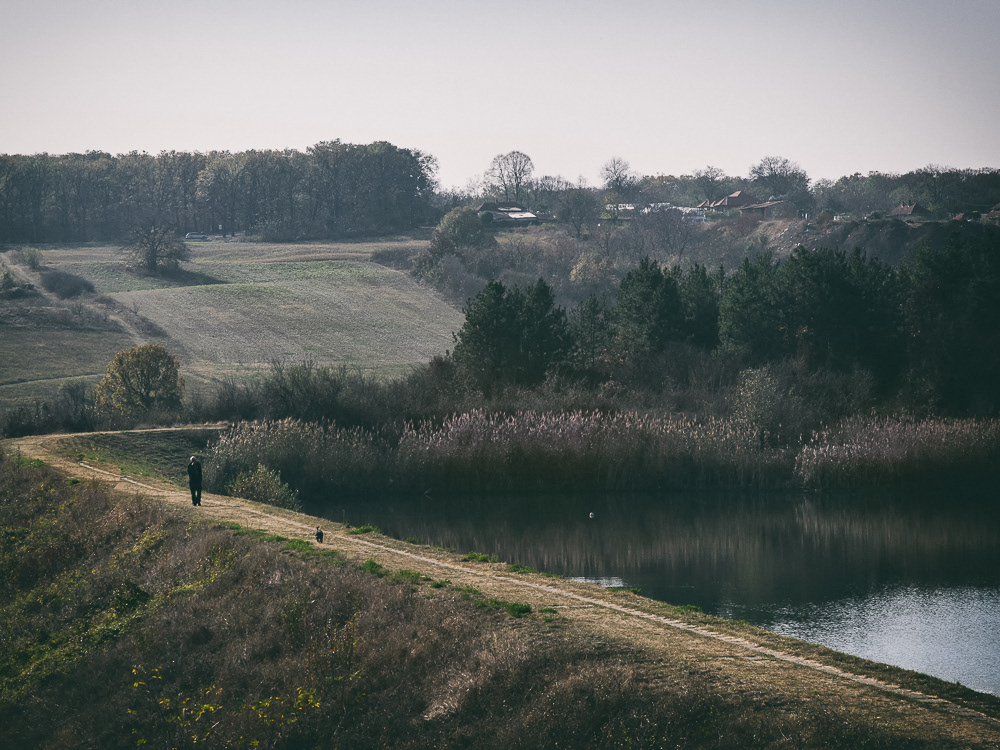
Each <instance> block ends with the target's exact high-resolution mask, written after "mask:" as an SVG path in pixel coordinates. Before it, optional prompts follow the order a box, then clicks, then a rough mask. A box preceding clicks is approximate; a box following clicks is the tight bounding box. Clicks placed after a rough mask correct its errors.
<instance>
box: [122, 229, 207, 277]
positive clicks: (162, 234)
mask: <svg viewBox="0 0 1000 750" xmlns="http://www.w3.org/2000/svg"><path fill="white" fill-rule="evenodd" d="M119 252H120V253H121V254H122V255H123V256H124V257H125V258H126V259H127V260H128V261H129V264H130V265H132V266H135V267H136V268H137V269H139V270H140V271H142V272H144V273H149V274H155V273H156V272H157V271H158V270H159V269H160V267H161V266H176V265H177V263H178V262H179V261H182V260H187V259H188V258H190V257H191V253H190V251H189V250H188V246H187V245H185V244H184V242H183V241H182V240H179V239H178V238H177V234H176V232H175V231H174V229H173V227H164V226H157V225H156V224H152V225H149V224H145V225H143V226H139V227H136V228H135V229H133V230H132V232H131V233H130V234H129V239H128V242H126V243H125V245H123V246H122V247H121V248H120V250H119Z"/></svg>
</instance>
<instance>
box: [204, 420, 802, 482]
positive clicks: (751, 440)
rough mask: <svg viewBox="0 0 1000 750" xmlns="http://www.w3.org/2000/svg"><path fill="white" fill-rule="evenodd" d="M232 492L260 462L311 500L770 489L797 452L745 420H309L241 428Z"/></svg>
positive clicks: (217, 473) (223, 477) (220, 476)
mask: <svg viewBox="0 0 1000 750" xmlns="http://www.w3.org/2000/svg"><path fill="white" fill-rule="evenodd" d="M211 454H212V455H211V461H210V464H211V467H210V469H209V470H208V477H209V483H210V485H211V486H212V487H214V488H220V489H221V488H222V487H224V486H225V485H226V484H227V483H228V482H231V481H232V478H233V477H234V476H236V475H238V474H239V473H241V472H245V471H252V470H253V469H254V468H255V467H256V466H257V465H258V464H263V465H264V466H267V467H268V468H270V469H273V470H276V471H278V472H280V474H281V478H282V480H283V481H285V482H288V483H289V485H291V486H292V487H294V488H296V489H298V490H299V491H301V492H302V493H303V494H304V495H305V496H306V497H307V498H309V499H319V498H322V497H323V495H324V494H325V493H328V492H331V491H339V492H343V491H347V492H364V491H368V490H378V491H385V490H386V489H390V488H392V489H396V490H400V491H413V490H417V491H424V490H427V489H430V488H433V489H434V490H435V491H437V492H452V491H487V492H488V491H500V490H503V491H508V490H512V489H519V490H530V489H543V490H557V489H558V490H562V489H577V490H579V489H588V488H589V489H601V490H638V489H644V490H647V489H658V488H674V489H676V488H695V487H719V486H725V487H729V486H739V487H755V488H761V487H771V486H775V485H777V484H779V483H780V482H781V481H782V479H783V478H788V477H790V476H791V469H792V459H791V457H790V454H787V453H786V452H782V451H774V450H772V449H770V448H768V447H766V441H764V440H762V435H761V434H760V431H759V430H758V429H757V428H755V427H753V426H747V425H745V424H743V423H740V422H734V421H730V420H724V419H718V418H709V419H693V418H691V417H686V416H676V415H651V414H645V413H640V412H621V413H615V414H607V413H603V412H583V411H576V412H569V413H557V412H534V411H519V412H514V413H488V412H485V411H481V410H473V411H469V412H465V413H462V414H456V415H453V416H451V417H449V418H447V419H445V420H444V421H443V422H441V423H434V422H431V421H423V422H419V423H415V424H414V423H410V424H407V425H405V426H404V427H403V429H402V432H401V434H400V435H399V436H398V437H396V436H393V437H387V436H384V435H382V434H380V433H375V432H371V431H367V430H363V429H360V428H351V429H342V428H339V427H337V426H336V425H332V424H329V425H318V424H313V423H307V422H301V421H298V420H288V419H286V420H279V421H263V422H249V423H242V424H240V425H237V426H235V427H234V428H233V429H232V430H231V431H230V432H229V433H227V434H225V435H223V437H222V438H221V439H220V441H219V443H218V444H216V445H215V446H213V447H212V449H211Z"/></svg>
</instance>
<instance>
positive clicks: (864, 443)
mask: <svg viewBox="0 0 1000 750" xmlns="http://www.w3.org/2000/svg"><path fill="white" fill-rule="evenodd" d="M795 473H796V476H797V477H798V478H799V479H800V480H801V481H802V483H803V484H805V485H807V486H810V487H817V488H822V487H854V488H859V487H866V488H868V487H870V488H875V487H887V486H900V485H920V484H924V483H926V482H928V481H954V480H961V479H965V478H971V477H975V478H983V477H991V476H992V477H995V476H996V475H997V474H998V473H1000V421H998V420H996V419H986V420H977V419H947V418H939V417H935V418H927V419H921V420H917V419H915V418H913V417H910V416H906V415H904V416H889V417H877V416H872V417H865V416H854V417H850V418H848V419H845V420H844V421H842V422H841V423H840V424H838V425H837V426H836V427H835V428H832V429H829V430H823V431H821V432H815V433H813V435H812V437H811V438H810V440H809V442H808V444H807V445H805V446H803V447H802V449H801V450H800V451H799V455H798V456H797V458H796V460H795Z"/></svg>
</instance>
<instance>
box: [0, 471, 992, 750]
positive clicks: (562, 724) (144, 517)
mask: <svg viewBox="0 0 1000 750" xmlns="http://www.w3.org/2000/svg"><path fill="white" fill-rule="evenodd" d="M0 498H2V500H0V528H2V529H3V530H4V534H5V545H4V548H3V554H2V555H0V567H2V572H3V573H4V575H3V576H2V578H0V580H2V581H3V585H2V586H0V614H2V617H0V631H2V635H3V637H4V643H5V644H7V646H8V647H7V648H5V649H4V652H3V663H2V664H0V688H2V689H0V722H2V723H3V726H4V727H5V737H6V738H7V739H8V740H9V741H10V742H12V743H16V744H18V745H19V746H24V747H37V746H58V745H65V744H67V743H69V744H77V745H79V744H87V745H93V746H121V745H124V744H129V745H133V744H142V743H143V741H144V742H145V743H146V744H149V745H159V744H164V745H170V746H178V747H188V746H193V745H196V744H197V745H202V746H208V747H246V746H257V745H258V744H259V745H260V746H268V747H301V746H313V745H315V744H318V743H333V744H335V745H337V746H356V747H359V746H366V747H367V746H387V745H392V746H395V747H402V748H407V747H428V746H451V745H458V744H462V745H467V746H468V745H471V746H476V747H484V748H493V747H496V748H500V747H504V748H507V747H514V746H519V747H547V746H553V744H554V743H555V742H556V741H557V740H558V741H559V742H569V743H570V744H572V745H573V746H574V747H620V746H621V745H622V743H623V741H625V740H628V741H629V742H631V743H632V744H634V745H635V746H644V747H652V746H660V745H668V746H676V745H680V746H696V747H705V746H710V747H732V748H741V747H759V746H761V744H762V743H763V744H764V745H765V746H769V747H800V748H825V747H879V748H904V747H914V746H921V745H920V742H921V741H922V740H919V739H918V737H917V735H916V734H915V732H917V731H918V730H916V729H915V728H913V727H911V726H909V725H907V724H906V723H905V722H903V721H900V720H897V719H893V718H891V717H882V718H876V714H877V713H878V709H877V708H876V707H874V706H873V707H871V708H870V709H869V708H865V707H864V706H861V705H859V704H856V703H855V704H848V703H844V704H843V705H840V704H836V705H831V704H829V703H828V702H817V701H816V700H813V699H812V698H811V697H810V696H808V695H802V696H798V695H796V696H792V695H786V694H783V693H782V694H779V695H775V696H774V700H773V701H769V702H768V703H766V704H765V705H761V703H760V694H759V693H758V692H756V691H755V690H753V689H748V687H747V686H746V685H742V684H741V683H739V682H737V683H730V682H723V681H719V680H717V679H712V678H711V676H710V675H708V674H707V673H706V672H705V671H704V670H701V669H695V668H692V664H691V663H690V662H688V661H687V660H686V659H684V658H679V659H678V660H677V662H676V663H674V662H673V661H671V662H669V663H663V664H658V665H656V670H655V677H654V674H653V672H651V671H650V670H651V668H652V665H647V664H644V663H643V662H642V661H641V657H640V656H639V655H638V654H635V653H631V652H628V651H625V650H622V649H620V648H618V647H616V646H614V645H613V644H611V643H604V644H600V645H599V647H597V648H595V647H594V644H593V643H591V642H590V641H589V640H583V641H577V640H574V638H573V637H572V636H571V634H570V633H569V632H568V631H567V630H566V627H565V625H564V624H561V623H560V622H559V621H558V618H554V617H553V614H554V613H553V612H550V611H548V610H546V611H544V612H543V611H539V612H537V613H536V612H534V611H533V610H532V608H531V607H530V606H529V605H527V604H524V603H521V602H517V601H505V600H501V599H496V598H492V597H490V596H489V595H486V594H483V593H482V592H479V591H477V590H475V589H471V588H468V587H451V586H449V585H447V584H446V585H443V586H435V585H434V584H435V582H434V581H430V580H424V578H423V577H421V576H419V575H418V574H416V573H415V572H414V571H397V572H395V573H391V572H386V573H385V574H384V575H383V574H382V573H383V571H384V569H383V568H381V566H378V567H376V566H375V565H369V566H368V567H370V568H371V570H370V571H367V572H366V571H364V570H361V569H359V568H358V567H357V566H356V565H345V564H343V561H342V560H339V559H335V558H332V557H328V556H323V555H310V554H309V552H308V551H307V550H305V545H302V544H295V543H293V541H292V540H288V539H285V538H284V537H281V536H277V535H273V536H263V537H262V536H261V535H259V534H250V533H241V532H242V531H243V529H242V528H236V527H235V526H234V525H233V524H217V523H212V522H210V521H208V522H194V523H192V522H191V520H190V518H189V514H186V513H183V512H181V511H180V510H177V509H173V508H170V507H168V506H165V505H163V504H159V503H156V502H149V501H144V500H141V499H140V498H137V497H134V496H126V495H123V494H117V493H113V492H110V491H109V490H107V489H106V488H105V487H103V486H102V485H100V484H99V483H89V482H88V483H79V484H76V485H69V484H67V483H66V482H65V481H63V478H62V477H61V476H59V475H57V474H55V473H54V472H53V471H52V470H51V469H49V468H48V467H45V466H42V467H28V466H24V465H21V464H20V463H19V462H16V461H13V460H11V459H10V457H8V456H5V455H0ZM331 563H332V564H331ZM661 610H662V611H673V610H672V609H671V608H669V607H661ZM688 616H693V615H691V614H690V613H688ZM697 617H698V621H699V622H704V623H705V624H709V625H712V624H715V625H716V626H718V627H737V625H734V624H729V625H726V624H725V623H724V621H721V620H715V619H713V618H708V617H707V616H703V615H697ZM773 638H774V639H777V640H779V641H781V643H782V646H783V647H784V648H787V646H788V643H786V642H785V641H787V639H780V637H778V636H773ZM801 645H802V648H803V649H806V651H805V652H804V653H806V654H808V653H810V651H809V649H813V650H814V647H809V646H808V644H801ZM862 666H863V665H862ZM900 674H901V673H900V672H899V670H895V671H893V670H891V669H889V673H888V676H889V677H890V678H892V677H894V676H897V677H898V676H899V675H900ZM928 685H929V686H932V687H933V686H934V685H937V683H935V682H934V681H931V682H929V683H928ZM937 687H941V686H940V685H937ZM769 689H772V690H773V689H774V687H773V686H772V687H771V688H769ZM953 692H955V691H954V690H953ZM966 692H969V691H966ZM955 699H956V700H960V701H962V702H963V704H965V705H978V704H976V703H975V702H974V701H976V700H979V701H980V703H982V706H983V708H984V709H985V710H987V711H991V710H992V711H994V712H995V710H996V705H995V704H996V701H995V699H993V700H992V702H991V700H990V699H989V696H978V697H977V696H974V695H965V696H964V697H963V696H962V695H959V694H958V693H955ZM970 701H973V702H971V703H970ZM57 705H58V707H59V710H54V707H55V706H57ZM990 706H992V709H991V708H990ZM936 715H937V716H939V717H940V718H938V719H935V720H933V726H934V730H935V732H936V733H937V736H936V737H935V738H934V742H935V745H934V746H935V747H944V748H949V747H952V748H958V747H967V746H969V745H968V742H967V741H966V737H965V736H964V735H962V736H960V735H957V734H956V735H952V734H951V732H953V731H955V730H954V729H953V728H952V727H953V724H952V722H953V721H954V717H950V716H946V715H945V714H943V713H941V714H936ZM924 739H926V738H924ZM914 743H917V744H914Z"/></svg>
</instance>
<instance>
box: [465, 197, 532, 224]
mask: <svg viewBox="0 0 1000 750" xmlns="http://www.w3.org/2000/svg"><path fill="white" fill-rule="evenodd" d="M477 213H478V214H479V217H480V218H482V217H483V215H484V214H491V215H492V217H493V218H492V221H493V223H494V224H513V225H515V226H525V225H528V224H537V223H538V216H537V214H534V213H532V212H531V211H529V210H528V209H527V208H525V207H524V206H522V205H521V204H520V203H511V202H509V201H504V202H502V203H498V202H496V201H487V202H486V203H484V204H483V205H481V206H480V207H479V208H478V209H477Z"/></svg>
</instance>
